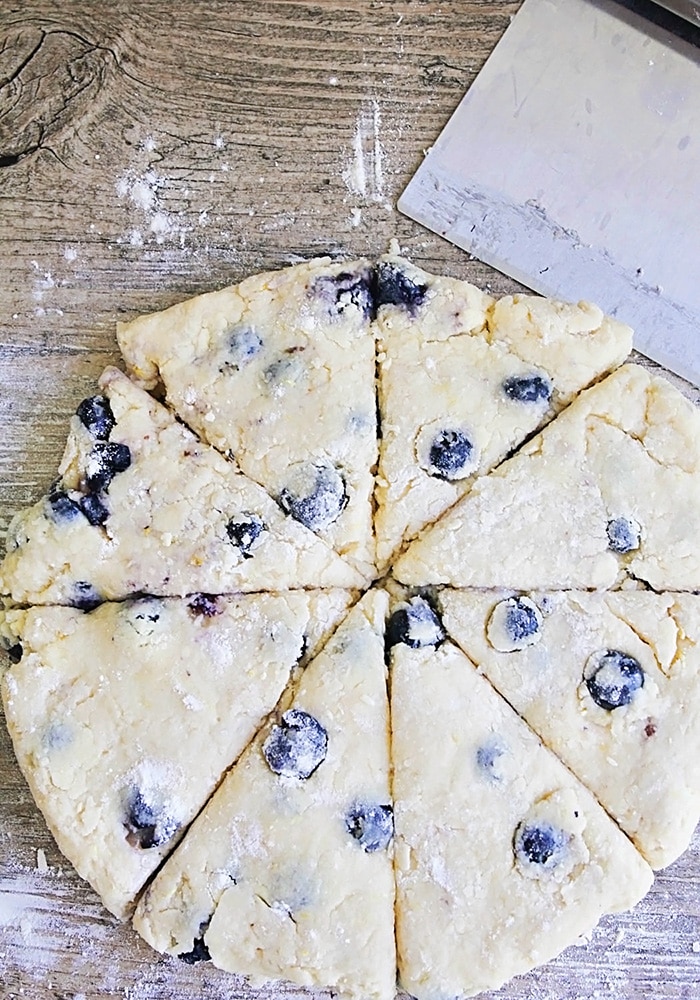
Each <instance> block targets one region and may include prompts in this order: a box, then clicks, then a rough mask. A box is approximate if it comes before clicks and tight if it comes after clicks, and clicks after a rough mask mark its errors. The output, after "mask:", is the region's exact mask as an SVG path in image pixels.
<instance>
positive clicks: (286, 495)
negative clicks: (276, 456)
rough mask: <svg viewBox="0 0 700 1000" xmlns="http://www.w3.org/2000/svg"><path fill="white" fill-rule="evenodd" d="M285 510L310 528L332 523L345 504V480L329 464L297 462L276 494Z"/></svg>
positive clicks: (324, 526)
mask: <svg viewBox="0 0 700 1000" xmlns="http://www.w3.org/2000/svg"><path fill="white" fill-rule="evenodd" d="M279 502H280V506H281V507H282V510H284V511H285V513H287V514H290V515H291V516H292V517H293V518H294V519H295V520H296V521H299V522H300V523H301V524H303V525H304V527H306V528H309V529H310V530H311V531H322V530H323V529H324V528H327V527H328V526H329V525H331V524H333V522H334V521H336V520H337V519H338V518H339V517H340V514H341V513H342V511H343V510H344V509H345V507H346V506H347V504H348V494H347V492H346V489H345V481H344V479H343V477H342V476H341V474H340V473H339V472H338V470H337V469H336V468H335V467H334V466H332V465H326V464H325V463H321V462H309V463H302V464H300V465H297V466H296V467H295V468H294V470H293V472H292V474H291V476H290V478H289V480H288V483H287V486H286V487H285V488H284V489H283V490H282V492H281V493H280V496H279Z"/></svg>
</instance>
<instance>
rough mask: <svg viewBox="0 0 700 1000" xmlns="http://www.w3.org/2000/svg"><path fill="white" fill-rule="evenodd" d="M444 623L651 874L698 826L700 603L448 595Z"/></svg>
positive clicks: (631, 596)
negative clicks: (628, 840)
mask: <svg viewBox="0 0 700 1000" xmlns="http://www.w3.org/2000/svg"><path fill="white" fill-rule="evenodd" d="M439 600H440V606H441V609H442V612H443V624H444V626H445V628H446V629H447V631H448V632H449V634H450V635H451V636H452V638H453V639H454V640H455V641H456V642H457V643H459V645H460V646H461V647H462V649H463V650H464V652H465V653H466V654H467V655H468V656H469V657H470V659H471V660H473V661H474V663H476V664H477V665H478V667H479V670H480V671H482V672H483V673H484V674H485V675H486V676H487V677H488V679H489V680H490V681H491V683H492V684H493V685H494V686H495V687H496V688H497V689H498V690H499V691H500V692H501V694H502V695H503V696H504V697H505V698H506V699H507V701H508V702H509V703H510V704H511V705H512V706H513V708H514V709H515V710H516V711H517V712H519V713H520V715H521V716H522V717H523V718H524V719H525V720H526V722H528V723H529V725H530V726H532V728H533V729H534V730H535V732H536V733H538V735H539V736H540V737H541V738H542V739H543V740H544V741H545V743H546V744H547V745H548V746H549V747H551V749H552V750H553V751H554V753H556V754H557V756H559V757H560V758H561V759H562V760H563V761H564V762H565V763H566V764H567V765H568V766H569V767H570V768H571V770H572V771H573V772H574V773H575V774H576V775H577V776H578V777H579V778H580V779H581V781H582V782H583V783H584V785H586V786H587V787H588V788H589V789H590V790H591V791H592V792H593V794H594V795H595V796H596V797H597V798H598V800H599V801H600V802H601V803H602V804H603V806H605V808H606V809H607V811H608V812H609V813H610V815H611V816H612V817H613V818H614V819H615V820H616V821H617V822H618V823H619V824H620V826H621V827H622V829H623V830H625V832H626V833H627V834H628V835H629V836H630V837H631V838H632V840H633V841H634V843H635V844H636V846H637V848H638V849H639V850H640V851H641V853H642V854H643V855H644V857H645V858H646V859H647V861H648V862H649V864H650V865H651V866H652V867H653V868H663V867H664V866H665V865H668V864H670V862H671V861H673V860H675V858H677V857H678V855H679V854H681V853H682V852H683V851H684V850H685V849H686V847H687V846H688V844H689V842H690V839H691V837H692V834H693V830H694V829H695V826H696V824H697V822H698V819H700V763H699V762H700V597H698V596H695V595H691V594H654V593H650V592H646V591H619V592H616V593H607V594H591V593H564V594H562V593H554V594H551V593H550V594H542V593H531V594H526V595H523V594H514V593H513V592H512V591H510V592H501V593H495V594H494V593H491V594H484V593H475V592H461V591H448V590H445V591H443V592H442V593H441V595H440V599H439Z"/></svg>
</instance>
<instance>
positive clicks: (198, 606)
mask: <svg viewBox="0 0 700 1000" xmlns="http://www.w3.org/2000/svg"><path fill="white" fill-rule="evenodd" d="M187 607H188V608H189V609H190V611H191V612H192V614H193V615H202V616H203V617H204V618H214V617H215V616H216V615H220V614H221V612H222V610H223V608H221V607H220V605H219V598H218V597H217V596H216V595H215V594H194V596H193V597H191V598H190V601H189V604H188V605H187Z"/></svg>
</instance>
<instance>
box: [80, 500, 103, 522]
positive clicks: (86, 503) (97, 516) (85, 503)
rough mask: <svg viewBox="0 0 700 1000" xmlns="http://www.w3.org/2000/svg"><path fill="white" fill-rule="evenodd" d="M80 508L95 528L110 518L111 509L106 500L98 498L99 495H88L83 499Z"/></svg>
mask: <svg viewBox="0 0 700 1000" xmlns="http://www.w3.org/2000/svg"><path fill="white" fill-rule="evenodd" d="M79 506H80V509H81V511H82V512H83V514H84V515H85V517H86V518H87V519H88V521H89V522H90V524H92V525H93V526H97V525H98V524H104V523H105V521H106V520H107V518H108V517H109V508H108V507H107V506H106V504H105V502H104V499H103V498H102V497H100V496H98V495H97V493H87V494H86V495H85V496H83V497H81V498H80V501H79Z"/></svg>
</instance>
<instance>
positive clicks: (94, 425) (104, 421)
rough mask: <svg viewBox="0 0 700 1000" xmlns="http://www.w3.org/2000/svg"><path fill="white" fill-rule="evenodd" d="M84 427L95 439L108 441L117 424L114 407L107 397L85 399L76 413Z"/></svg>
mask: <svg viewBox="0 0 700 1000" xmlns="http://www.w3.org/2000/svg"><path fill="white" fill-rule="evenodd" d="M75 412H76V413H77V414H78V416H79V417H80V420H81V421H82V423H83V426H84V427H87V429H88V430H89V431H90V433H91V434H92V436H93V437H94V438H97V439H98V440H100V441H106V440H107V438H108V437H109V435H110V434H111V433H112V428H113V427H114V425H115V424H116V420H115V419H114V414H113V413H112V407H111V406H110V403H109V400H108V399H107V397H106V396H90V397H89V398H88V399H84V400H83V401H82V403H81V404H80V405H79V406H78V409H77V410H76V411H75Z"/></svg>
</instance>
